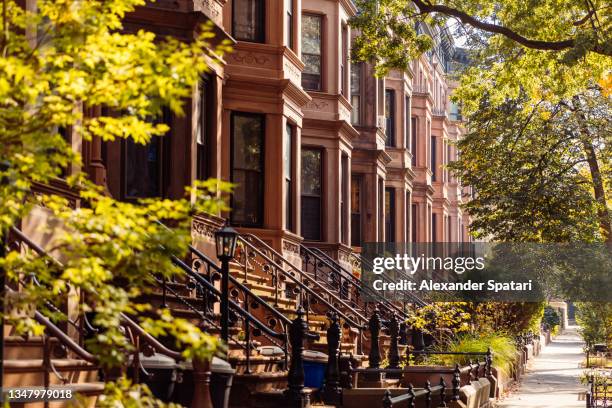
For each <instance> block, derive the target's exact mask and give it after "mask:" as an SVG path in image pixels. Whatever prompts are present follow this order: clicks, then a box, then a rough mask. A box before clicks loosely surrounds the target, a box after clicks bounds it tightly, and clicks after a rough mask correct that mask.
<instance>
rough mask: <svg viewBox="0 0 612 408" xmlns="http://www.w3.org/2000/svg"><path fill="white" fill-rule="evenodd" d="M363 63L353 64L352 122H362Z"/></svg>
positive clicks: (354, 123) (357, 123)
mask: <svg viewBox="0 0 612 408" xmlns="http://www.w3.org/2000/svg"><path fill="white" fill-rule="evenodd" d="M361 67H362V65H361V64H352V65H351V106H352V108H353V110H352V111H351V123H352V124H353V125H359V124H360V123H361Z"/></svg>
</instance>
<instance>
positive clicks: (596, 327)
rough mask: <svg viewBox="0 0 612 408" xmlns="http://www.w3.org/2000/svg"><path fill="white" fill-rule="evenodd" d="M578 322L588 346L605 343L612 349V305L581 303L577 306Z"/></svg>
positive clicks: (608, 303)
mask: <svg viewBox="0 0 612 408" xmlns="http://www.w3.org/2000/svg"><path fill="white" fill-rule="evenodd" d="M576 321H577V322H578V324H579V325H580V334H581V335H582V337H583V339H584V341H585V343H586V344H587V346H589V347H590V346H592V345H593V344H596V343H605V344H607V345H608V347H612V303H610V302H607V303H605V302H580V303H577V304H576Z"/></svg>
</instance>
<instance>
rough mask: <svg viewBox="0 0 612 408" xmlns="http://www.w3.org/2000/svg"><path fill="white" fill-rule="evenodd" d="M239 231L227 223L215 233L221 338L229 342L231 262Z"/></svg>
mask: <svg viewBox="0 0 612 408" xmlns="http://www.w3.org/2000/svg"><path fill="white" fill-rule="evenodd" d="M237 240H238V232H236V230H235V229H233V228H232V227H230V226H229V223H228V224H226V225H225V226H224V227H223V228H221V229H220V230H219V231H217V232H216V233H215V244H216V246H217V258H219V260H220V261H221V339H222V340H223V341H224V342H225V343H226V344H227V343H228V342H229V262H230V261H231V260H232V258H233V257H234V252H235V251H236V241H237Z"/></svg>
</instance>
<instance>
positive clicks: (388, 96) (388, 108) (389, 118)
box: [385, 89, 395, 147]
mask: <svg viewBox="0 0 612 408" xmlns="http://www.w3.org/2000/svg"><path fill="white" fill-rule="evenodd" d="M385 119H386V129H385V135H386V136H387V138H386V139H385V146H387V147H395V91H394V90H392V89H387V90H385Z"/></svg>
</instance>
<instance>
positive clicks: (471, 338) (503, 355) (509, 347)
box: [430, 333, 516, 375]
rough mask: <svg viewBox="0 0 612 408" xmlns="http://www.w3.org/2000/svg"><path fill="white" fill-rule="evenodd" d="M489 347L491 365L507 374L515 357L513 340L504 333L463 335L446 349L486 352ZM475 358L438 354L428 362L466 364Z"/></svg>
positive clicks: (451, 350) (461, 351)
mask: <svg viewBox="0 0 612 408" xmlns="http://www.w3.org/2000/svg"><path fill="white" fill-rule="evenodd" d="M489 347H490V348H491V352H492V353H493V366H494V367H496V368H497V369H498V370H500V371H502V372H503V373H504V374H506V375H509V374H510V370H511V368H512V365H513V364H514V359H515V357H516V344H515V343H514V340H513V339H512V338H511V337H510V336H507V335H505V334H500V333H492V334H489V335H484V336H481V335H472V334H470V335H463V336H461V337H459V338H458V339H457V340H454V341H452V342H451V343H450V344H449V346H448V348H447V349H446V350H440V351H450V352H455V353H465V352H486V351H487V349H488V348H489ZM470 359H472V360H475V358H474V357H473V356H461V355H440V356H432V358H431V359H430V363H437V364H442V365H454V364H460V365H463V364H467V363H468V362H469V360H470Z"/></svg>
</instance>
